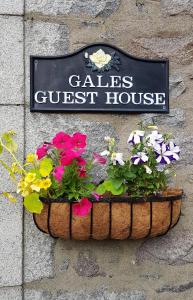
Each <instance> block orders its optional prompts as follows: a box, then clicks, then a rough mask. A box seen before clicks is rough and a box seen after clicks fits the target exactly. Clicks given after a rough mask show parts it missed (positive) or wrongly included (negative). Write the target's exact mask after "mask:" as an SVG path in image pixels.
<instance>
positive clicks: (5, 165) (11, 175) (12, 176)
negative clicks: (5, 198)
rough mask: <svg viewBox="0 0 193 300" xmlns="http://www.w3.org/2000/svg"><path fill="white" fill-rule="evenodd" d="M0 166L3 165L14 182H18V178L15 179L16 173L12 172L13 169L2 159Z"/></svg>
mask: <svg viewBox="0 0 193 300" xmlns="http://www.w3.org/2000/svg"><path fill="white" fill-rule="evenodd" d="M0 164H2V166H3V167H4V168H5V169H6V170H7V171H8V172H9V175H10V177H11V178H13V179H14V180H16V177H15V175H14V173H13V172H12V170H11V168H10V167H9V166H8V165H7V164H6V163H5V162H4V161H3V160H1V159H0Z"/></svg>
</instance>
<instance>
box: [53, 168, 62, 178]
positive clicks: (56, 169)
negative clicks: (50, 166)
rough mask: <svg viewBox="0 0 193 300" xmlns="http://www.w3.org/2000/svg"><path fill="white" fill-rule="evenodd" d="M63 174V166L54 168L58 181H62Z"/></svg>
mask: <svg viewBox="0 0 193 300" xmlns="http://www.w3.org/2000/svg"><path fill="white" fill-rule="evenodd" d="M63 174H64V167H63V166H57V167H55V168H54V171H53V175H54V177H55V179H56V180H57V181H59V182H60V181H61V180H62V177H63Z"/></svg>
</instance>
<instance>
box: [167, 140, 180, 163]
mask: <svg viewBox="0 0 193 300" xmlns="http://www.w3.org/2000/svg"><path fill="white" fill-rule="evenodd" d="M167 149H168V150H169V151H170V152H171V153H172V158H171V160H179V159H180V157H179V154H180V148H179V147H178V146H176V144H174V143H173V142H169V145H168V146H167Z"/></svg>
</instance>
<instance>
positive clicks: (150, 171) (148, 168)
mask: <svg viewBox="0 0 193 300" xmlns="http://www.w3.org/2000/svg"><path fill="white" fill-rule="evenodd" d="M144 168H145V170H146V173H147V174H151V173H152V170H151V169H150V167H148V166H147V165H144Z"/></svg>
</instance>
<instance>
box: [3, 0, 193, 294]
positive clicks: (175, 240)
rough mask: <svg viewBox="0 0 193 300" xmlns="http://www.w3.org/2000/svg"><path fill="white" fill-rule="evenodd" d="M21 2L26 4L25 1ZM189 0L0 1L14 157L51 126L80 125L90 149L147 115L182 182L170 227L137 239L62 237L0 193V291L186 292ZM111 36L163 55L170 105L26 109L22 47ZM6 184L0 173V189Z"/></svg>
mask: <svg viewBox="0 0 193 300" xmlns="http://www.w3.org/2000/svg"><path fill="white" fill-rule="evenodd" d="M24 2H25V3H24ZM192 17H193V1H192V0H160V1H159V0H87V1H85V0H84V1H83V0H68V1H67V0H66V1H65V0H63V1H62V0H4V1H1V3H0V42H1V45H0V120H1V123H0V129H1V131H5V130H8V129H12V128H14V129H16V130H17V133H18V135H17V139H18V142H19V150H20V151H19V152H20V157H21V159H22V158H23V157H25V154H26V152H27V151H33V150H34V149H35V147H36V146H37V145H38V144H39V143H40V142H41V141H43V140H47V139H49V138H50V137H51V136H53V135H54V134H55V133H56V132H57V131H58V130H68V131H69V132H72V131H74V130H79V131H82V132H86V133H88V135H89V138H90V145H89V146H90V148H91V149H95V150H97V151H100V150H102V149H103V136H104V135H113V136H120V137H121V141H120V143H119V146H120V150H122V151H124V152H125V151H126V145H125V141H126V139H127V136H128V133H129V131H130V130H132V129H134V128H135V127H136V124H137V123H138V122H139V121H140V120H143V121H145V122H149V121H151V120H155V121H156V122H157V124H158V125H160V127H161V128H162V129H164V130H166V129H167V130H169V131H171V132H173V133H174V135H175V137H176V138H177V140H178V143H179V144H180V145H181V147H182V160H181V162H180V163H179V164H178V166H177V177H176V179H175V182H174V184H176V185H178V186H182V187H183V188H184V191H185V198H184V204H183V213H182V217H181V220H180V222H179V224H178V225H177V227H176V228H175V229H174V230H172V231H171V233H168V234H167V235H166V236H164V237H160V238H156V239H152V240H147V241H145V240H141V241H103V242H96V241H89V242H76V241H68V242H64V241H62V240H60V239H58V240H53V239H52V238H50V237H48V236H46V235H44V234H42V233H41V232H38V230H37V229H36V227H35V226H34V224H33V221H32V216H31V215H29V214H23V211H22V205H21V199H18V203H17V205H16V206H14V205H13V204H10V203H7V201H6V200H5V199H3V200H2V201H1V210H0V245H1V251H0V270H1V271H0V300H12V299H14V300H15V299H17V300H20V299H25V300H31V299H33V300H34V299H35V300H48V299H49V300H51V299H53V300H55V299H58V300H65V299H67V300H70V299H74V300H75V299H76V300H79V299H80V300H83V299H84V300H87V299H88V300H94V299H97V300H103V299H104V300H119V299H120V300H124V299H127V300H142V299H143V300H144V299H147V300H155V299H156V300H161V299H163V300H171V299H176V300H182V299H185V298H186V299H190V300H191V299H193V296H192V294H193V267H192V263H193V230H192V229H193V218H192V215H193V205H192V204H193V200H192V199H193V198H192V197H193V187H192V185H193V155H191V153H192V149H193V107H192V103H193V98H192V96H193V19H192ZM98 41H103V42H109V43H112V44H114V45H116V46H118V47H120V48H122V49H123V50H126V51H128V52H129V53H130V54H132V55H135V56H139V57H147V58H163V57H168V58H169V59H170V107H171V110H170V114H168V115H150V114H145V115H129V114H128V115H118V114H84V113H82V114H59V115H58V114H57V115H56V114H38V113H33V114H31V113H30V112H29V55H30V54H34V55H39V54H40V55H54V54H58V55H60V54H64V53H69V52H72V51H74V50H76V49H78V48H80V47H82V46H84V45H86V44H87V43H92V42H98ZM2 190H7V191H13V190H14V189H13V186H12V185H11V184H9V183H8V182H7V177H6V175H5V174H4V173H2V172H1V176H0V191H2Z"/></svg>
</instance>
